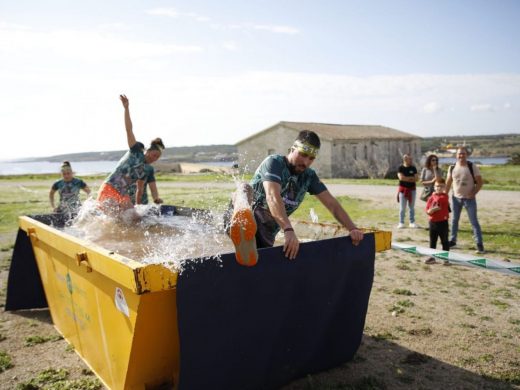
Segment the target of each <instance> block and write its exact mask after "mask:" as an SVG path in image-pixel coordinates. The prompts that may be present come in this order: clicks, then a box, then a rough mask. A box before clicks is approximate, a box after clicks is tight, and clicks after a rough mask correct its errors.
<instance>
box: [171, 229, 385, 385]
mask: <svg viewBox="0 0 520 390" xmlns="http://www.w3.org/2000/svg"><path fill="white" fill-rule="evenodd" d="M374 258H375V243H374V235H373V234H367V235H366V236H365V239H364V240H363V241H362V244H360V245H359V246H357V247H355V246H353V245H352V242H351V240H350V238H347V237H340V238H334V239H329V240H320V241H314V242H309V243H305V244H302V245H301V246H300V252H299V254H298V257H297V258H296V259H295V260H288V259H286V258H285V257H283V255H282V249H281V247H275V248H269V249H261V250H260V251H259V262H258V264H257V265H256V266H254V267H244V266H240V265H238V264H237V262H236V261H235V259H234V256H233V255H232V254H229V255H224V256H223V258H222V263H218V262H216V261H206V262H203V263H200V262H199V263H194V264H192V266H191V267H186V268H185V270H184V272H183V273H182V274H181V275H180V276H179V278H178V282H177V316H178V326H179V339H180V363H181V367H180V378H179V389H180V390H184V389H186V390H188V389H189V390H197V389H226V390H233V389H237V390H239V389H240V390H245V389H262V390H266V389H277V388H279V387H280V386H283V385H284V384H286V383H288V382H290V381H291V380H293V379H295V378H298V377H302V376H304V375H306V374H311V373H315V372H318V371H322V370H326V369H329V368H332V367H335V366H338V365H340V364H342V363H344V362H346V361H348V360H350V359H352V357H353V356H354V354H355V353H356V351H357V349H358V347H359V345H360V343H361V337H362V334H363V327H364V324H365V316H366V312H367V307H368V300H369V296H370V290H371V288H372V281H373V276H374Z"/></svg>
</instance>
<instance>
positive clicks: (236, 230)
mask: <svg viewBox="0 0 520 390" xmlns="http://www.w3.org/2000/svg"><path fill="white" fill-rule="evenodd" d="M255 234H256V222H255V217H254V215H253V212H252V211H251V210H250V209H240V210H237V211H235V212H234V213H233V216H232V217H231V226H230V229H229V236H230V237H231V241H233V245H235V257H236V259H237V262H238V263H239V264H241V265H247V266H249V267H252V266H253V265H255V264H256V263H257V261H258V252H257V250H256V239H255Z"/></svg>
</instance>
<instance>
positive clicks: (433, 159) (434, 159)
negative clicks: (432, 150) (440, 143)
mask: <svg viewBox="0 0 520 390" xmlns="http://www.w3.org/2000/svg"><path fill="white" fill-rule="evenodd" d="M431 161H439V160H437V159H436V158H432V159H431Z"/></svg>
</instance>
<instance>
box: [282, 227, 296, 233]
mask: <svg viewBox="0 0 520 390" xmlns="http://www.w3.org/2000/svg"><path fill="white" fill-rule="evenodd" d="M283 232H284V233H285V232H294V229H293V228H292V227H288V228H285V229H283Z"/></svg>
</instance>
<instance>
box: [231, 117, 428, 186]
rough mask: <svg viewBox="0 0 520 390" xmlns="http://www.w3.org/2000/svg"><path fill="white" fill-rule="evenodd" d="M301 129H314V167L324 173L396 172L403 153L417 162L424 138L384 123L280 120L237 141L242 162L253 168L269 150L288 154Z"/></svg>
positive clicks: (246, 168)
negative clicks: (318, 143) (317, 143)
mask: <svg viewBox="0 0 520 390" xmlns="http://www.w3.org/2000/svg"><path fill="white" fill-rule="evenodd" d="M301 130H312V131H314V132H316V133H317V134H318V135H319V136H320V139H321V149H320V153H319V155H318V158H317V159H316V161H315V162H314V163H313V165H312V167H313V168H314V169H315V170H316V171H317V172H318V174H319V175H320V176H321V177H345V178H346V177H372V178H375V177H387V176H389V175H392V176H393V175H394V174H395V173H396V172H397V168H398V167H399V165H400V164H401V162H402V155H403V154H404V153H409V154H411V155H412V157H413V159H414V162H415V164H416V166H417V164H418V162H419V160H420V157H421V138H420V137H418V136H415V135H413V134H409V133H405V132H403V131H399V130H395V129H391V128H389V127H384V126H371V125H336V124H326V123H304V122H279V123H277V124H275V125H274V126H271V127H269V128H267V129H265V130H262V131H260V132H258V133H255V134H253V135H251V136H249V137H247V138H246V139H243V140H242V141H240V142H238V143H237V144H236V146H237V149H238V155H239V160H238V163H239V166H240V167H241V168H242V169H243V170H244V171H245V172H254V171H255V169H256V168H257V166H258V165H259V164H260V163H261V162H262V161H263V160H264V159H265V157H267V156H268V155H270V154H275V153H277V154H283V155H285V154H287V151H288V149H289V148H290V147H291V145H292V143H293V141H294V139H295V138H296V136H297V135H298V133H299V132H300V131H301Z"/></svg>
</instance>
